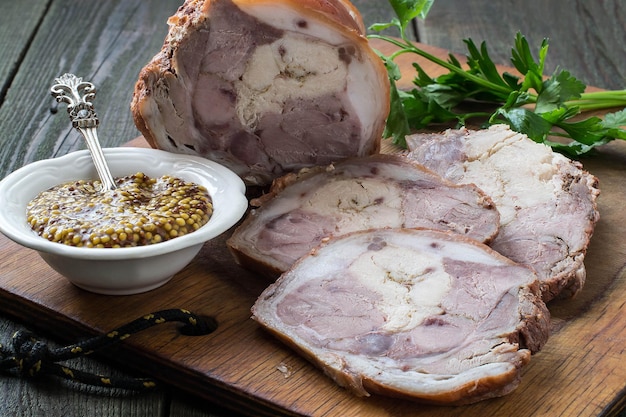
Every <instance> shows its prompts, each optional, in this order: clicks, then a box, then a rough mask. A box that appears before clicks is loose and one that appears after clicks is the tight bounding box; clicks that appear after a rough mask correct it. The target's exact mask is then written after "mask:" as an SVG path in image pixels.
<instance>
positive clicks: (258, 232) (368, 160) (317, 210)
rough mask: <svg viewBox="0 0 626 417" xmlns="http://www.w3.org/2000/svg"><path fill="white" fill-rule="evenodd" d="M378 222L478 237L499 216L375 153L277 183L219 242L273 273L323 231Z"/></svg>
mask: <svg viewBox="0 0 626 417" xmlns="http://www.w3.org/2000/svg"><path fill="white" fill-rule="evenodd" d="M378 227H427V228H434V229H441V230H451V231H454V232H456V233H459V234H462V235H465V236H469V237H471V238H474V239H477V240H480V241H483V242H485V241H490V240H491V239H492V238H494V236H495V235H496V234H497V233H498V227H499V214H498V212H497V210H496V209H495V208H494V205H493V203H492V201H491V200H490V199H489V198H488V197H487V196H486V195H485V194H484V193H483V192H482V191H480V190H479V189H478V188H477V187H475V186H473V185H464V186H459V185H455V184H453V183H451V182H449V181H446V180H444V179H443V178H442V177H441V176H439V175H437V174H435V173H434V172H432V171H430V170H427V169H424V167H422V166H421V165H418V164H415V163H413V162H411V161H409V160H408V159H407V158H405V157H404V156H400V155H383V154H379V155H372V156H369V157H363V158H352V159H349V160H346V161H343V162H340V163H337V164H334V165H332V166H329V167H328V168H326V169H313V170H310V171H309V172H308V173H303V174H301V175H298V176H296V175H291V176H288V177H287V179H286V180H285V179H282V180H280V181H277V182H276V184H275V187H274V188H273V189H272V192H270V194H269V195H268V196H265V197H264V198H262V201H261V206H260V207H259V208H257V209H255V210H252V211H251V212H250V213H249V214H248V216H247V217H246V219H245V221H244V222H243V223H242V224H241V225H240V226H239V227H238V228H237V229H236V230H235V232H234V233H233V235H232V236H231V238H230V239H229V240H228V242H227V243H228V245H229V247H230V248H231V250H232V252H233V253H234V254H235V258H236V259H237V261H238V262H239V263H240V264H242V265H244V266H246V267H248V268H250V269H254V270H257V271H262V272H265V273H267V274H269V275H271V276H277V275H278V274H279V273H281V272H284V271H285V270H287V269H288V268H289V267H290V266H291V265H292V264H293V263H294V262H295V261H296V260H297V259H298V258H300V257H301V256H303V255H306V254H307V253H308V252H309V251H310V250H311V249H313V248H314V247H315V246H317V245H318V244H319V243H321V242H322V241H323V240H324V239H325V238H327V237H328V236H331V235H342V234H345V233H349V232H352V231H355V230H363V229H369V228H378Z"/></svg>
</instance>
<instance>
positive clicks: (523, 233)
mask: <svg viewBox="0 0 626 417" xmlns="http://www.w3.org/2000/svg"><path fill="white" fill-rule="evenodd" d="M407 143H408V145H409V149H410V150H411V153H410V154H409V155H408V157H409V158H411V159H413V160H414V161H416V162H418V163H420V164H423V165H424V166H426V167H428V168H430V169H432V170H433V171H435V172H437V173H439V174H440V175H442V176H443V177H445V178H447V179H448V180H450V181H453V182H455V183H459V184H468V183H471V184H475V185H477V186H478V187H479V188H481V189H482V190H483V191H484V192H485V193H487V194H488V195H489V196H490V197H491V198H492V199H493V201H494V203H495V204H496V207H497V208H498V211H499V212H500V215H501V219H500V222H501V228H500V232H499V234H498V236H497V237H496V238H495V239H494V240H493V242H492V243H491V247H492V248H494V249H495V250H497V251H498V252H500V253H501V254H503V255H505V256H507V257H509V258H510V259H512V260H514V261H516V262H519V263H522V264H525V265H528V266H531V267H532V268H534V269H535V271H536V272H537V274H538V276H539V279H540V282H541V287H542V292H543V298H544V300H545V301H546V302H547V301H550V300H552V299H553V298H556V297H560V298H568V297H572V296H574V295H575V294H577V293H578V292H579V291H580V290H581V289H582V287H583V285H584V282H585V277H586V269H585V265H584V258H585V254H586V251H587V247H588V245H589V241H590V239H591V236H592V234H593V230H594V228H595V224H596V222H597V221H598V219H599V213H598V209H597V204H596V198H597V196H598V195H599V192H600V191H599V189H598V180H597V178H596V177H594V176H593V175H591V174H590V173H588V172H587V171H585V170H584V169H583V168H582V165H581V164H580V163H579V162H576V161H572V160H570V159H568V158H566V157H565V156H563V155H561V154H558V153H555V152H553V151H552V150H551V148H550V147H548V146H546V145H544V144H539V143H536V142H534V141H532V140H531V139H529V138H528V137H526V136H525V135H523V134H519V133H517V132H514V131H512V130H510V129H509V128H508V126H506V125H495V126H492V127H491V128H489V129H487V130H475V131H474V130H467V129H461V130H449V131H446V132H444V133H442V134H416V135H412V136H409V137H407Z"/></svg>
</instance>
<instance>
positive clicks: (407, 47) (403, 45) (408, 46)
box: [368, 34, 511, 94]
mask: <svg viewBox="0 0 626 417" xmlns="http://www.w3.org/2000/svg"><path fill="white" fill-rule="evenodd" d="M368 37H370V38H374V39H381V40H383V41H386V42H389V43H391V44H393V45H395V46H397V47H398V48H400V50H399V51H396V52H394V53H393V54H392V55H391V56H390V58H391V59H394V58H395V57H397V56H399V55H400V54H403V53H407V52H412V53H415V54H417V55H419V56H421V57H423V58H426V59H427V60H429V61H431V62H433V63H435V64H437V65H439V66H441V67H444V68H446V69H448V70H449V71H451V72H454V73H456V74H458V75H460V76H462V77H464V78H466V79H468V80H470V81H472V82H474V83H476V84H478V85H481V86H483V87H485V88H487V89H489V90H492V91H494V90H495V91H497V92H499V93H503V94H509V93H510V92H511V89H510V88H507V87H504V86H501V85H498V84H495V83H492V82H490V81H487V80H485V79H484V78H481V77H478V76H476V75H473V74H470V73H468V72H467V71H465V70H464V69H463V68H460V67H458V66H456V65H454V64H452V63H450V62H448V61H445V60H443V59H441V58H437V57H436V56H434V55H432V54H429V53H428V52H426V51H424V50H423V49H420V48H417V47H416V46H415V45H413V43H412V42H411V41H409V40H408V39H405V38H404V36H403V38H402V41H400V40H398V39H394V38H390V37H388V36H384V35H377V34H372V35H368Z"/></svg>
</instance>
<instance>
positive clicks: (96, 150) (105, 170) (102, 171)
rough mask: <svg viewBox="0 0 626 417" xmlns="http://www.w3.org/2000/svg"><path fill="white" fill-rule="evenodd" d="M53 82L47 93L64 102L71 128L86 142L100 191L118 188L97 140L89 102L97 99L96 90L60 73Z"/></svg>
mask: <svg viewBox="0 0 626 417" xmlns="http://www.w3.org/2000/svg"><path fill="white" fill-rule="evenodd" d="M54 81H55V83H56V84H54V85H53V86H52V88H51V89H50V92H51V93H52V96H53V97H54V98H56V100H57V101H58V102H65V103H67V112H68V113H69V114H70V120H71V121H72V126H73V127H74V128H75V129H77V130H78V131H79V132H80V133H81V134H82V135H83V137H84V138H85V141H86V142H87V148H88V149H89V152H90V153H91V158H92V159H93V162H94V165H95V166H96V171H97V172H98V176H99V177H100V181H101V182H102V189H103V190H113V189H115V188H117V186H116V185H115V181H114V180H113V176H112V175H111V172H110V171H109V167H108V165H107V163H106V160H105V159H104V153H103V152H102V148H101V147H100V142H99V141H98V133H97V131H96V129H97V127H98V123H99V122H98V117H97V116H96V112H95V111H94V108H93V104H92V103H91V100H93V99H94V98H95V97H96V88H95V87H94V85H93V84H92V83H89V82H86V81H83V79H82V78H80V77H77V76H75V75H74V74H63V75H62V76H60V77H58V78H56V79H55V80H54ZM81 92H82V93H83V95H81Z"/></svg>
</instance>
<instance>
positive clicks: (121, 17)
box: [0, 0, 179, 177]
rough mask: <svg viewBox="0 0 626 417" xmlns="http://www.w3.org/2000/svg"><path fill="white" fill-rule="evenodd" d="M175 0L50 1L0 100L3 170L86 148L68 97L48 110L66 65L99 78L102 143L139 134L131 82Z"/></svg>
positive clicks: (160, 40) (153, 46) (161, 34)
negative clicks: (155, 0)
mask: <svg viewBox="0 0 626 417" xmlns="http://www.w3.org/2000/svg"><path fill="white" fill-rule="evenodd" d="M178 6H179V1H178V0H170V1H164V0H162V1H159V3H158V7H155V4H153V3H152V2H145V1H140V0H128V1H121V0H111V1H103V2H88V3H85V2H82V1H80V0H55V1H53V2H52V4H51V6H50V9H49V10H48V12H47V13H46V16H45V18H44V19H43V21H42V22H41V24H40V25H39V27H38V29H37V32H36V34H35V36H34V38H33V40H32V43H31V45H30V47H29V48H28V51H27V53H26V54H25V56H24V59H23V60H22V62H21V63H20V69H19V71H18V72H17V74H16V75H15V77H14V78H13V79H12V82H11V88H10V89H9V91H8V92H7V94H6V97H5V100H4V102H3V103H2V106H1V107H0V126H2V129H0V177H4V176H5V175H6V174H7V173H9V172H11V171H13V170H15V169H16V168H18V167H20V166H22V165H24V164H26V163H28V162H32V161H34V160H38V159H43V158H48V157H53V156H58V155H63V154H66V153H68V152H70V151H73V150H77V149H82V148H84V145H83V140H82V137H81V136H80V134H79V133H78V132H76V131H75V130H73V129H71V125H70V122H69V118H68V116H67V113H66V111H65V105H64V104H63V105H60V106H59V111H57V112H56V113H52V112H51V110H50V109H51V107H53V106H54V107H55V105H56V103H55V102H54V99H53V98H52V96H50V93H49V89H50V87H51V86H52V84H53V82H54V79H55V77H58V76H60V75H62V74H63V73H65V72H72V73H74V74H76V75H78V76H80V77H83V78H84V79H86V80H89V81H91V82H93V83H94V84H95V85H96V86H97V88H98V94H97V96H96V99H95V101H94V105H95V107H96V112H97V114H98V117H99V119H100V122H101V127H100V128H99V136H100V140H101V142H102V145H103V146H105V147H106V146H113V145H119V144H121V143H123V142H124V141H126V140H128V138H129V137H134V136H136V135H137V134H138V131H137V129H136V127H135V126H134V124H133V122H132V118H131V117H130V110H129V104H130V99H131V95H132V91H133V87H134V84H135V82H136V80H137V75H138V73H139V70H140V69H141V68H142V66H143V65H145V63H146V62H147V61H148V60H149V59H150V58H151V57H152V56H153V55H154V54H155V53H156V52H157V51H158V50H159V49H160V47H161V44H162V43H163V39H164V37H165V34H166V33H167V25H165V23H164V22H165V21H166V19H167V17H169V16H170V15H171V14H173V12H174V11H175V10H176V8H177V7H178ZM18 17H19V16H16V17H14V19H15V20H18ZM103 17H104V18H103ZM156 22H159V23H160V24H157V23H156Z"/></svg>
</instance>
